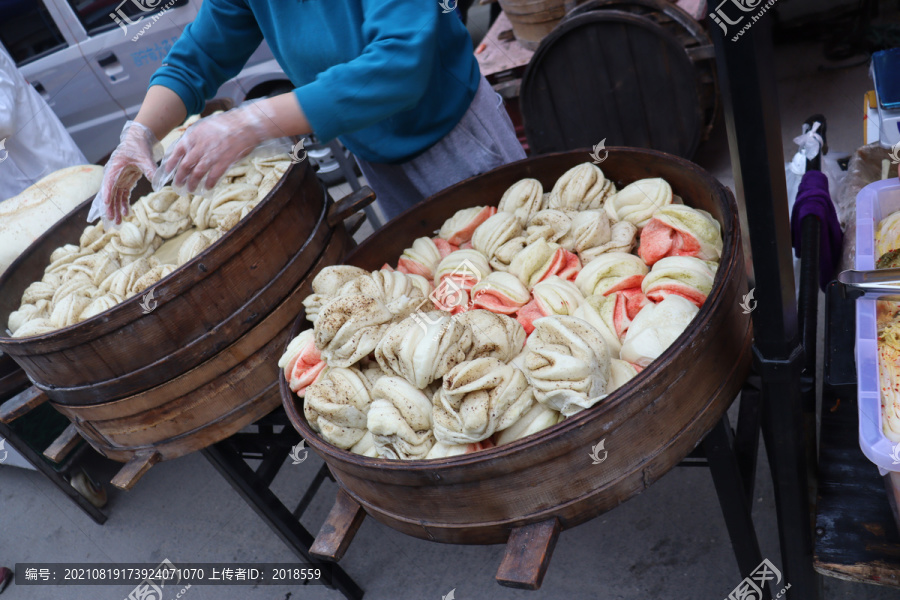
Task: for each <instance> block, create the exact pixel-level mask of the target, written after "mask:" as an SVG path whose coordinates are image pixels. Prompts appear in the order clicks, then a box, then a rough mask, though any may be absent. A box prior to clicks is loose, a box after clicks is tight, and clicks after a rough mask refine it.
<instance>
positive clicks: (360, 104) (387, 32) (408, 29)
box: [294, 0, 459, 141]
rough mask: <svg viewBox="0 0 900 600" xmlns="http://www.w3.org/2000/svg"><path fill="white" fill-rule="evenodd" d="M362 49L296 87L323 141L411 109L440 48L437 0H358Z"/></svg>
mask: <svg viewBox="0 0 900 600" xmlns="http://www.w3.org/2000/svg"><path fill="white" fill-rule="evenodd" d="M361 2H362V6H363V16H364V23H363V36H364V39H366V40H367V42H366V47H365V49H364V50H363V52H362V54H360V55H359V56H358V57H356V58H354V59H353V60H351V61H349V62H346V63H343V64H340V65H335V66H333V67H331V68H329V69H327V70H325V71H323V72H322V73H320V74H319V75H318V76H317V77H316V79H315V80H314V81H312V82H310V83H308V84H306V85H303V86H301V87H299V88H297V89H296V90H294V93H295V94H296V96H297V100H298V101H299V102H300V106H301V107H302V109H303V111H304V113H305V114H306V117H307V119H308V120H309V122H310V124H311V125H312V128H313V131H315V132H316V135H317V136H318V137H319V138H320V139H321V140H323V141H326V140H330V139H332V138H334V137H337V136H338V135H342V134H345V133H350V132H353V131H356V130H359V129H363V128H365V127H368V126H369V125H373V124H375V123H377V122H379V121H383V120H385V119H388V118H390V117H391V116H393V115H396V114H397V113H400V112H403V111H405V110H409V109H410V108H412V107H414V106H415V105H416V104H418V102H419V101H420V100H421V98H422V96H423V95H424V94H425V91H426V89H427V87H428V84H429V81H430V79H431V76H432V72H431V71H432V65H434V63H435V60H434V59H435V53H436V52H437V50H438V45H437V39H438V22H439V21H438V20H439V19H441V18H445V19H457V18H459V17H457V16H456V14H452V13H451V14H441V13H440V11H439V10H438V9H439V6H438V2H437V1H436V0H361Z"/></svg>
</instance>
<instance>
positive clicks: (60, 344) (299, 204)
mask: <svg viewBox="0 0 900 600" xmlns="http://www.w3.org/2000/svg"><path fill="white" fill-rule="evenodd" d="M373 199H374V194H372V193H371V190H369V189H368V188H363V189H362V190H360V191H359V192H356V193H353V194H351V195H350V196H348V197H346V198H344V199H342V200H341V201H339V202H337V203H335V202H331V201H330V200H329V199H328V196H327V193H326V192H325V190H324V188H323V187H322V185H321V184H320V183H319V182H318V180H317V178H316V177H315V173H314V172H313V170H312V169H311V168H309V167H308V161H307V162H303V163H299V164H297V165H293V166H292V167H291V168H289V169H288V171H287V173H286V174H285V176H284V177H283V178H282V179H281V181H280V182H279V183H278V185H276V187H275V188H274V189H273V191H272V192H271V193H270V194H269V195H268V196H267V197H266V198H265V199H263V200H262V201H261V202H260V204H259V205H258V206H257V207H256V208H255V209H254V210H253V211H251V212H250V213H249V214H248V216H247V217H245V219H243V220H242V221H241V222H240V223H239V224H238V225H237V226H235V227H234V228H233V229H231V230H230V231H228V232H226V233H225V234H224V235H223V236H222V238H220V240H219V241H218V242H216V243H215V244H214V245H212V246H210V247H209V248H207V249H206V250H205V251H204V252H202V253H201V254H200V255H198V256H197V257H196V258H194V259H193V260H192V261H190V262H188V263H186V264H185V265H182V266H181V267H179V268H178V269H177V270H175V271H174V272H173V273H172V274H170V275H169V276H168V277H165V278H163V279H162V280H160V282H159V283H157V284H156V285H155V286H154V287H153V290H154V292H155V297H156V299H157V301H158V305H157V307H156V309H155V310H153V311H151V312H150V313H148V314H144V311H143V310H142V309H141V308H140V307H139V306H138V303H139V301H140V300H141V297H140V295H139V296H135V297H133V298H131V299H129V300H126V301H125V302H124V303H122V304H120V305H118V306H116V307H114V308H112V309H110V310H109V311H107V312H104V313H102V314H100V315H97V316H95V317H93V318H91V319H88V320H86V321H83V322H82V323H78V324H76V325H74V326H72V327H68V328H66V329H61V330H59V331H54V332H51V333H49V334H47V335H44V336H38V337H35V338H24V339H16V338H0V348H3V349H4V350H5V351H7V352H8V353H9V355H10V356H11V357H12V358H13V359H14V360H15V361H16V362H17V363H18V364H19V365H20V366H21V367H22V368H23V369H24V370H25V371H26V372H27V373H28V376H29V378H30V379H31V381H32V382H33V384H34V385H33V387H31V388H29V389H28V390H26V391H25V392H22V393H21V394H20V395H19V397H18V398H17V399H13V400H12V401H11V402H9V403H8V404H7V405H4V406H3V408H2V409H0V420H2V421H9V420H11V419H14V418H17V417H18V416H21V414H24V412H27V410H28V409H30V408H33V407H34V406H37V405H38V404H40V403H41V402H42V401H44V400H46V399H48V398H49V399H50V400H51V403H52V405H53V406H54V407H55V408H56V409H57V410H58V411H59V412H61V413H62V414H64V415H65V416H66V417H68V418H69V420H70V421H72V424H73V427H72V428H70V429H71V431H69V430H67V432H66V434H64V435H65V436H67V439H76V438H77V436H79V435H80V436H81V437H83V438H84V439H86V440H87V441H88V442H89V443H90V444H91V445H92V446H93V447H94V448H95V449H96V450H97V451H98V452H100V453H101V454H103V455H104V456H107V457H109V458H112V459H114V460H119V461H122V462H127V463H128V464H127V465H125V467H124V468H123V469H122V470H121V471H120V472H119V474H118V475H117V476H116V477H115V478H114V479H113V481H112V483H113V484H114V485H116V486H117V487H121V488H123V489H130V488H131V487H132V486H133V485H134V484H135V482H136V481H137V480H138V479H139V478H140V476H142V475H143V474H144V473H145V472H146V470H147V469H148V468H149V467H150V466H152V465H153V464H155V463H156V462H158V461H160V460H167V459H172V458H176V457H178V456H182V455H184V454H186V453H189V452H193V451H195V450H199V449H202V448H204V447H206V446H208V445H209V444H212V443H215V442H217V441H220V440H222V439H224V438H226V437H228V436H230V435H232V434H233V433H235V432H237V431H239V430H240V429H242V428H243V427H245V426H247V425H248V424H250V423H252V422H254V421H255V420H257V419H258V418H260V417H262V416H264V415H265V414H267V413H269V412H271V411H272V410H273V409H274V408H276V407H277V406H278V403H279V402H280V396H279V392H278V389H277V384H276V381H277V378H278V375H279V373H280V370H279V369H278V366H277V362H278V358H279V356H280V354H281V352H282V351H283V348H284V345H285V344H286V342H287V339H288V333H289V330H290V328H291V324H292V322H293V320H294V318H295V316H296V314H297V312H298V310H301V309H302V300H303V299H304V298H305V297H306V296H307V295H308V294H309V293H311V281H312V278H313V277H314V276H315V274H316V273H318V271H319V270H321V269H322V268H324V267H326V266H328V265H331V264H335V263H337V262H340V260H341V259H342V257H343V256H344V255H345V254H346V252H347V251H348V250H349V249H350V248H351V247H352V244H353V242H352V238H351V237H350V232H348V230H347V229H346V228H345V227H344V225H343V220H344V219H345V218H346V217H348V216H349V215H351V214H353V213H355V212H356V210H357V209H358V208H360V207H361V206H363V205H364V204H366V203H368V202H371V201H372V200H373ZM88 207H89V201H87V202H85V203H84V204H82V205H81V206H80V207H79V208H78V209H76V210H75V211H73V212H72V213H70V214H69V215H68V216H67V217H66V218H65V219H64V220H63V221H61V222H59V223H58V224H57V225H55V226H54V227H53V228H51V229H50V230H49V231H48V232H47V233H46V234H45V235H44V236H42V237H41V238H39V239H38V240H36V241H35V242H34V243H33V244H32V245H31V246H30V247H29V248H28V249H27V250H26V251H25V252H24V253H23V254H22V255H21V256H20V257H19V258H18V259H17V260H16V261H15V262H14V263H13V264H12V265H11V266H10V268H9V269H8V270H7V271H6V273H5V274H4V275H3V277H2V278H0V319H3V320H4V321H5V320H6V319H8V316H9V313H10V312H11V310H14V309H15V308H17V307H18V298H19V297H20V296H21V294H22V291H23V290H24V288H25V287H26V286H27V285H28V284H29V283H30V282H31V281H33V280H35V279H39V278H40V275H41V274H42V272H43V267H44V266H45V265H46V262H47V260H48V258H49V255H50V253H52V252H53V250H54V249H55V248H57V247H58V246H60V245H62V244H64V243H71V242H77V241H78V238H79V236H80V234H81V231H82V229H83V227H84V222H85V221H84V219H85V216H86V213H87V210H88ZM20 373H21V371H20ZM23 376H24V374H23Z"/></svg>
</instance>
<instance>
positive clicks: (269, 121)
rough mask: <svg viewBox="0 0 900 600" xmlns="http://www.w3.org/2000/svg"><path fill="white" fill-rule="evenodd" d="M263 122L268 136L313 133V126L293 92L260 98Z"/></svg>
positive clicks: (258, 104) (259, 104)
mask: <svg viewBox="0 0 900 600" xmlns="http://www.w3.org/2000/svg"><path fill="white" fill-rule="evenodd" d="M257 106H258V107H259V110H260V111H261V112H262V113H263V115H264V117H263V123H264V126H265V128H266V132H267V134H268V137H271V138H275V137H290V136H294V135H306V134H309V133H312V127H311V126H310V124H309V121H308V120H307V118H306V114H304V112H303V108H302V107H301V106H300V103H299V102H298V101H297V96H296V95H295V94H294V93H293V92H288V93H286V94H281V95H279V96H274V97H272V98H266V99H265V100H260V101H259V102H258V103H257Z"/></svg>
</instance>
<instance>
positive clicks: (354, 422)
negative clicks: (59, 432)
mask: <svg viewBox="0 0 900 600" xmlns="http://www.w3.org/2000/svg"><path fill="white" fill-rule="evenodd" d="M635 249H636V250H635ZM721 253H722V235H721V231H720V226H719V223H718V222H717V221H716V220H715V219H714V218H712V216H710V215H709V214H708V213H706V212H704V211H701V210H696V209H693V208H690V207H688V206H685V205H683V204H681V200H680V198H678V197H677V196H674V195H673V193H672V188H671V187H670V186H669V184H668V183H667V182H665V181H664V180H662V179H644V180H640V181H636V182H634V183H631V184H630V185H628V186H626V187H624V188H623V189H621V190H618V191H617V190H616V186H615V185H614V184H613V183H612V182H611V181H609V180H608V179H606V177H605V176H604V174H603V172H602V171H601V170H600V169H599V168H598V167H596V166H595V165H593V164H590V163H584V164H581V165H578V166H576V167H574V168H572V169H570V170H569V171H568V172H566V173H565V174H564V175H563V176H562V177H561V178H560V179H559V180H558V181H557V182H556V184H555V185H554V187H553V189H552V191H551V192H550V193H547V194H545V193H544V191H543V189H542V186H541V184H540V182H538V181H536V180H534V179H524V180H521V181H519V182H517V183H516V184H514V185H513V186H512V187H510V188H509V189H508V190H507V191H506V192H505V193H504V194H503V197H502V198H501V199H500V203H499V207H497V208H494V207H487V206H479V207H474V208H467V209H463V210H460V211H459V212H457V213H456V214H455V215H453V216H452V217H451V218H450V219H448V220H447V221H446V222H445V223H444V224H443V226H442V227H441V229H440V231H439V232H437V235H436V236H435V237H433V238H427V237H423V238H419V239H417V240H414V241H413V242H412V245H411V246H410V247H409V248H407V249H406V250H405V251H404V252H403V254H402V256H400V257H399V260H398V262H397V266H396V268H392V267H391V266H390V265H385V266H384V267H382V269H381V270H378V271H374V272H368V271H365V270H363V269H360V268H358V267H353V266H347V265H341V266H334V267H328V268H326V269H324V270H323V271H322V272H321V273H319V275H317V276H316V278H315V279H314V280H313V292H314V293H313V294H312V295H310V296H309V297H307V298H306V300H305V301H304V305H305V307H306V317H307V319H309V320H310V321H311V322H312V323H313V327H312V329H308V330H305V331H304V332H302V333H301V334H300V335H299V336H297V337H296V338H295V339H293V340H292V341H291V343H290V344H289V346H288V348H287V350H286V352H285V353H284V355H283V356H282V357H281V360H280V361H279V366H280V367H281V368H282V369H283V371H284V376H285V378H286V380H287V381H288V382H289V385H290V387H291V389H292V390H293V391H294V392H296V393H297V394H298V395H300V396H303V397H304V414H305V417H306V419H307V421H308V423H309V425H310V427H311V428H312V429H313V430H314V431H316V432H317V433H318V434H319V435H320V436H321V437H322V439H324V440H325V441H327V442H329V443H331V444H333V445H335V446H337V447H339V448H343V449H346V450H349V451H351V452H355V453H358V454H363V455H366V456H370V457H378V458H387V459H400V460H411V459H433V458H443V457H448V456H456V455H460V454H466V453H469V452H474V451H478V450H482V449H486V448H491V447H494V446H499V445H503V444H508V443H510V442H513V441H515V440H518V439H521V438H523V437H526V436H529V435H531V434H534V433H536V432H538V431H540V430H542V429H545V428H547V427H550V426H552V425H555V424H556V423H559V422H560V421H562V420H563V419H565V418H567V417H570V416H572V415H575V414H577V413H579V412H581V411H583V410H586V409H589V408H591V407H592V406H594V405H595V404H597V403H598V402H602V401H603V399H604V398H606V397H607V396H608V395H609V394H610V393H612V392H613V391H614V390H615V389H617V388H618V387H620V386H622V385H623V384H624V383H625V382H627V381H628V380H629V379H631V378H632V377H634V376H635V375H636V374H637V373H638V372H640V371H641V370H642V369H643V368H645V367H646V366H647V365H649V364H650V363H651V362H652V361H653V360H654V359H655V358H657V357H658V356H659V355H660V354H662V352H663V351H664V350H665V349H666V348H667V347H668V346H669V345H670V344H672V342H673V341H675V339H676V338H677V337H678V336H679V335H680V334H681V333H682V332H683V331H684V330H685V328H686V327H687V326H688V324H689V323H690V322H691V320H692V319H693V318H694V316H695V315H696V314H697V312H698V310H699V307H700V306H701V305H702V304H703V302H704V301H705V299H706V297H707V295H708V294H709V293H710V291H711V289H712V286H713V279H714V277H715V273H716V269H717V266H718V260H719V258H720V257H721Z"/></svg>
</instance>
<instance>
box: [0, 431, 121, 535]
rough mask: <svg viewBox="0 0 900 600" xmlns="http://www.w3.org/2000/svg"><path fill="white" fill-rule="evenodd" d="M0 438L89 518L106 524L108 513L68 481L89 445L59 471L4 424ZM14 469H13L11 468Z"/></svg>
mask: <svg viewBox="0 0 900 600" xmlns="http://www.w3.org/2000/svg"><path fill="white" fill-rule="evenodd" d="M0 437H2V438H3V439H5V440H6V441H7V442H8V443H9V444H10V445H11V446H12V447H13V448H15V449H16V450H17V451H18V452H19V454H21V455H22V456H23V457H24V458H25V460H27V461H28V462H30V463H31V464H32V465H33V466H34V468H35V469H37V470H38V471H39V472H40V473H43V475H44V476H45V477H46V478H47V479H48V480H50V483H52V484H53V485H55V486H56V487H57V488H59V489H60V490H61V491H62V493H63V494H65V495H66V496H68V497H69V498H70V499H71V500H72V502H74V503H75V504H76V505H77V506H78V508H80V509H81V510H83V511H84V512H85V514H87V516H89V517H90V518H91V519H93V520H94V522H95V523H97V524H98V525H103V524H104V523H106V519H107V516H106V513H104V512H103V511H102V510H100V509H99V508H97V507H96V506H94V505H93V504H91V503H90V502H89V501H88V499H87V498H85V497H84V496H82V495H81V494H79V493H78V491H77V490H76V489H75V488H73V487H72V485H71V484H70V483H69V480H68V479H66V477H65V475H66V473H67V472H68V471H69V469H70V468H71V466H72V464H73V463H74V462H75V461H76V460H77V458H78V457H79V456H80V455H81V453H82V452H83V451H84V450H86V449H87V444H83V445H82V447H81V448H80V449H78V450H76V451H75V452H73V453H72V454H71V455H69V457H68V458H67V459H66V462H65V463H63V465H62V466H61V469H60V470H59V471H57V470H56V469H54V468H53V467H51V466H50V465H49V464H47V461H46V460H44V457H43V456H42V455H41V454H39V453H38V452H36V451H35V450H34V449H33V448H32V447H31V446H29V445H28V444H26V443H25V442H24V440H21V439H20V438H19V436H18V434H17V433H16V431H15V430H14V429H12V428H11V427H10V426H9V425H6V424H4V423H0ZM9 468H13V467H9Z"/></svg>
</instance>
